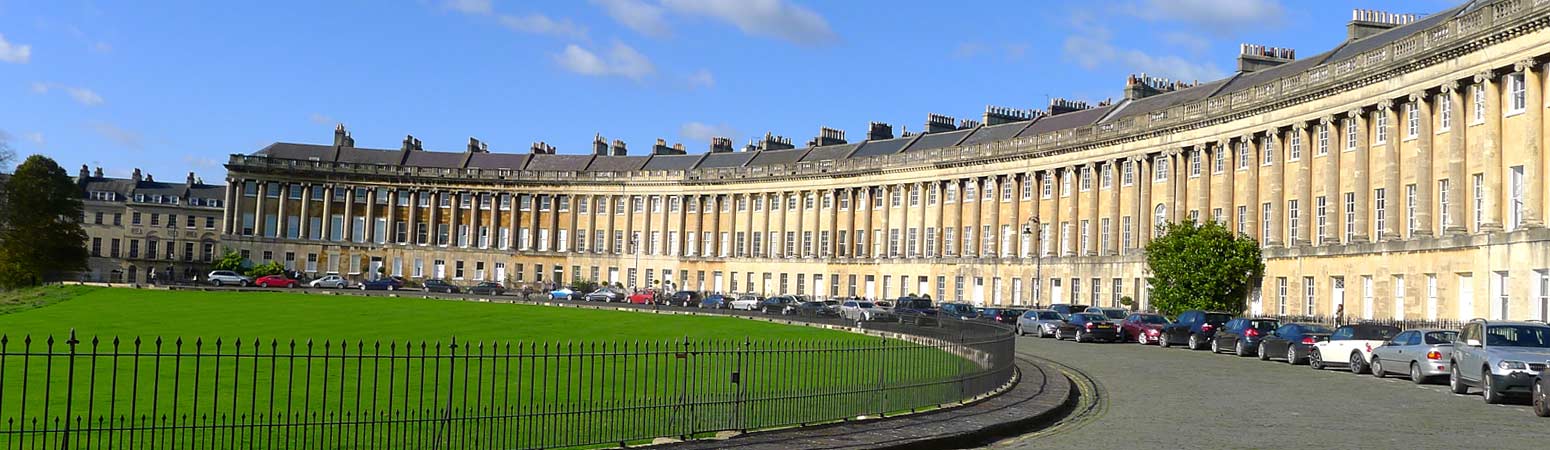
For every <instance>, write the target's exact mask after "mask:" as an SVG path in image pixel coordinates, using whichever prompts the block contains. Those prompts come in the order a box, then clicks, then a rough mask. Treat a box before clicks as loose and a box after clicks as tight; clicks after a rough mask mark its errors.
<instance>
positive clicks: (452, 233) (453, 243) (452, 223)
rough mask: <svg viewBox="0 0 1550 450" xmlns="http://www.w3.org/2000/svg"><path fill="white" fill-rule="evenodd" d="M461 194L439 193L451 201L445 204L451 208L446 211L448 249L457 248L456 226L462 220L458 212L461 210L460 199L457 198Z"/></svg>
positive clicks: (460, 213)
mask: <svg viewBox="0 0 1550 450" xmlns="http://www.w3.org/2000/svg"><path fill="white" fill-rule="evenodd" d="M462 194H463V193H461V192H456V191H453V192H443V193H441V195H444V196H447V197H448V198H450V199H451V201H449V202H447V204H449V205H451V207H450V208H448V209H447V246H448V247H457V237H458V236H457V226H458V224H459V223H461V222H462V218H463V217H462V216H463V214H462V211H460V210H461V209H463V206H462V203H460V201H461V200H462V199H461V198H458V197H459V196H461V195H462Z"/></svg>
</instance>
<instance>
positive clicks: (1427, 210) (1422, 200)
mask: <svg viewBox="0 0 1550 450" xmlns="http://www.w3.org/2000/svg"><path fill="white" fill-rule="evenodd" d="M1410 101H1411V102H1415V103H1416V111H1417V113H1418V114H1420V115H1421V121H1420V122H1421V123H1420V129H1419V130H1418V133H1417V134H1419V136H1418V137H1417V139H1416V146H1415V149H1416V150H1415V153H1416V154H1415V157H1414V158H1413V161H1414V164H1415V170H1416V177H1415V178H1416V183H1415V204H1416V211H1415V222H1416V227H1415V232H1414V233H1412V237H1414V238H1428V237H1431V236H1432V208H1433V207H1434V205H1436V202H1434V201H1432V183H1434V181H1432V180H1435V179H1437V175H1436V174H1435V172H1433V171H1432V141H1433V140H1434V139H1436V136H1433V135H1432V103H1431V94H1429V93H1426V92H1418V93H1415V94H1411V95H1410Z"/></svg>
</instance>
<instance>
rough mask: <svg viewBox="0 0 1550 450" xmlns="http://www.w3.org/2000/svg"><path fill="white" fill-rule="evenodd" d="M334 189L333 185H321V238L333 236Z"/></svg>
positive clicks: (328, 238)
mask: <svg viewBox="0 0 1550 450" xmlns="http://www.w3.org/2000/svg"><path fill="white" fill-rule="evenodd" d="M334 189H336V188H335V187H334V186H333V185H326V186H324V187H323V235H322V236H318V239H321V240H331V239H332V238H333V236H334V215H333V211H334Z"/></svg>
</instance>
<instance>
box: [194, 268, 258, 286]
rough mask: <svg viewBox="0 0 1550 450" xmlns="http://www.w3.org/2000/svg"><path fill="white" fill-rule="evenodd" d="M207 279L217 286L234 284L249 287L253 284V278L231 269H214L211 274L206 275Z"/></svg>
mask: <svg viewBox="0 0 1550 450" xmlns="http://www.w3.org/2000/svg"><path fill="white" fill-rule="evenodd" d="M205 279H206V280H210V284H213V285H216V286H225V285H233V286H242V287H247V286H248V285H250V284H253V279H252V278H248V277H245V276H242V275H238V274H237V272H232V271H230V270H216V271H212V272H210V274H209V275H206V276H205Z"/></svg>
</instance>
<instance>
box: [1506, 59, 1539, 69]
mask: <svg viewBox="0 0 1550 450" xmlns="http://www.w3.org/2000/svg"><path fill="white" fill-rule="evenodd" d="M1538 64H1539V61H1538V60H1537V59H1535V58H1532V57H1530V58H1525V59H1521V60H1518V62H1515V63H1512V70H1513V71H1514V72H1522V71H1525V70H1532V69H1533V68H1534V66H1536V65H1538Z"/></svg>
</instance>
